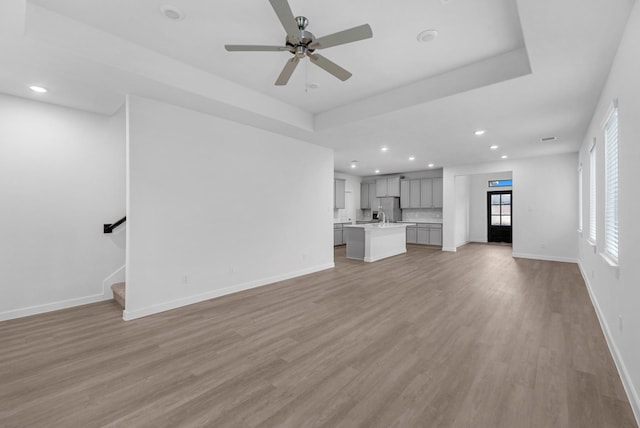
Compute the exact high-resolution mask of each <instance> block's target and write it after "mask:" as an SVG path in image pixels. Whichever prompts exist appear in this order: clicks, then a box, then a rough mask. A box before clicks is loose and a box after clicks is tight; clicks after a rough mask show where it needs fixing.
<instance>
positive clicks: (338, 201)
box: [333, 178, 346, 208]
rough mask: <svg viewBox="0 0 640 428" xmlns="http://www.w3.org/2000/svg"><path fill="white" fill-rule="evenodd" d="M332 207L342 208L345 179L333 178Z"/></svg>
mask: <svg viewBox="0 0 640 428" xmlns="http://www.w3.org/2000/svg"><path fill="white" fill-rule="evenodd" d="M333 183H334V186H333V191H334V192H333V197H334V202H333V207H334V208H344V191H345V188H346V181H345V180H343V179H340V178H336V179H335V180H333Z"/></svg>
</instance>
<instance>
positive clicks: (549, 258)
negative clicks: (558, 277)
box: [511, 252, 578, 263]
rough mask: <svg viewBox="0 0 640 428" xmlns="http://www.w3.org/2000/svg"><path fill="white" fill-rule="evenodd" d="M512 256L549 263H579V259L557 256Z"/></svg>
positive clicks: (520, 254) (515, 254)
mask: <svg viewBox="0 0 640 428" xmlns="http://www.w3.org/2000/svg"><path fill="white" fill-rule="evenodd" d="M511 256H512V257H517V258H521V259H534V260H545V261H548V262H563V263H578V260H577V259H573V258H570V257H556V256H548V255H545V254H526V253H516V252H512V253H511Z"/></svg>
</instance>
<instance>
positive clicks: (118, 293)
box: [111, 282, 125, 309]
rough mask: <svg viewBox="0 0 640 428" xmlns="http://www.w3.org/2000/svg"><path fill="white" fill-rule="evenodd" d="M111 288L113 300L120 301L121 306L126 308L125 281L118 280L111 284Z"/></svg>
mask: <svg viewBox="0 0 640 428" xmlns="http://www.w3.org/2000/svg"><path fill="white" fill-rule="evenodd" d="M111 290H112V291H113V300H115V301H116V302H118V304H119V305H120V306H122V308H123V309H124V308H125V306H124V302H125V284H124V282H118V283H115V284H113V285H112V286H111Z"/></svg>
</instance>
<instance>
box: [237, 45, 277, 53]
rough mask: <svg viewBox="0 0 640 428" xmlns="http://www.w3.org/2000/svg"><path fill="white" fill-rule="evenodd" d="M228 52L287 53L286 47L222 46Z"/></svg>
mask: <svg viewBox="0 0 640 428" xmlns="http://www.w3.org/2000/svg"><path fill="white" fill-rule="evenodd" d="M224 48H225V49H226V50H228V51H229V52H280V51H288V50H289V48H287V47H286V46H266V45H224Z"/></svg>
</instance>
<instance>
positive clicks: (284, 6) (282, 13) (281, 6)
mask: <svg viewBox="0 0 640 428" xmlns="http://www.w3.org/2000/svg"><path fill="white" fill-rule="evenodd" d="M269 3H271V7H272V8H273V10H274V11H275V12H276V15H278V19H279V20H280V23H281V24H282V26H283V27H284V31H286V32H287V36H289V41H290V42H292V43H293V44H296V43H298V42H300V30H299V29H298V24H297V23H296V18H295V17H294V16H293V12H291V6H289V2H288V1H287V0H269Z"/></svg>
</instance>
